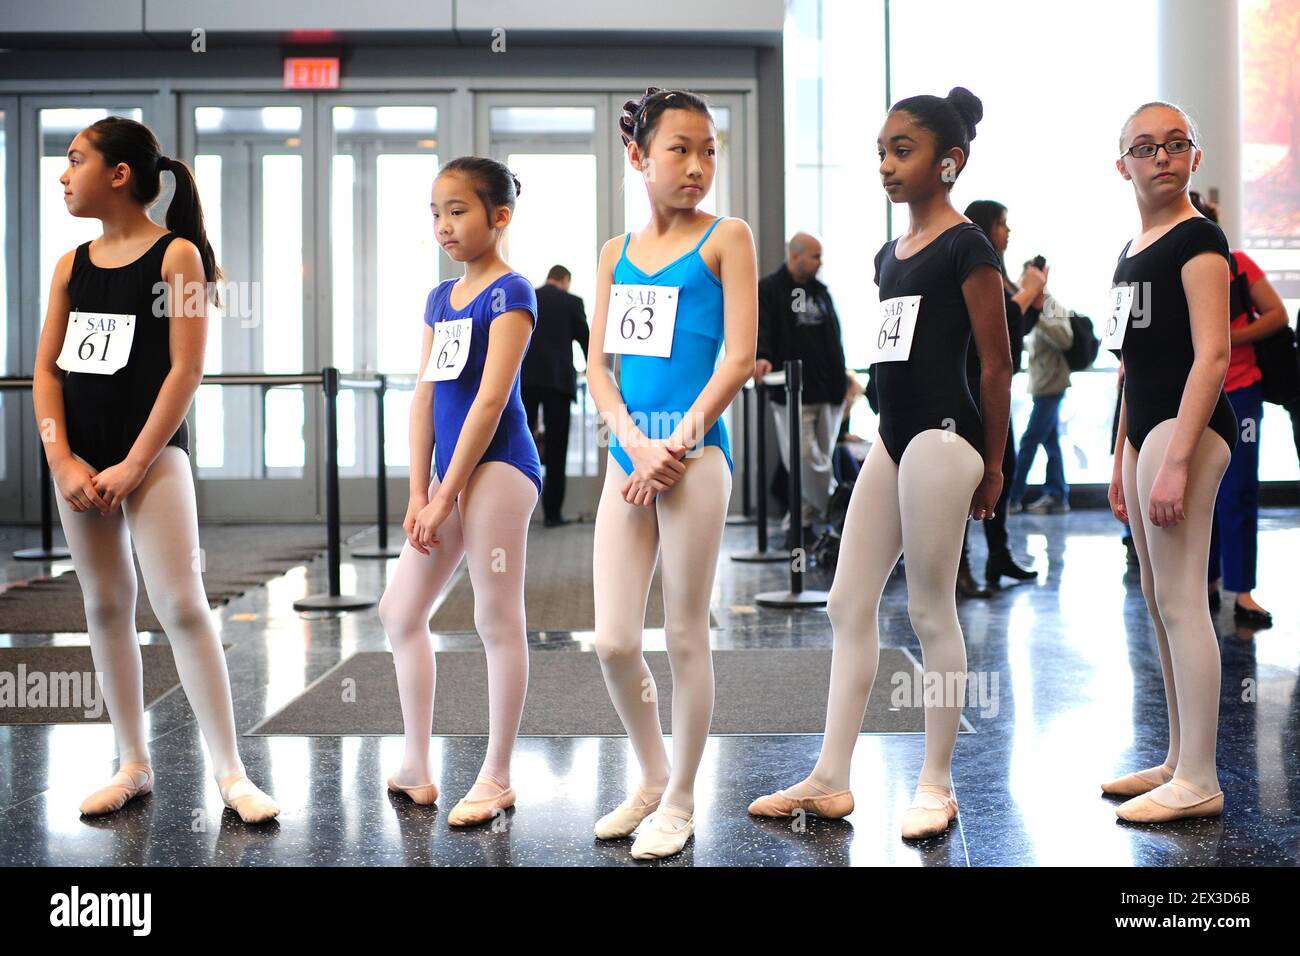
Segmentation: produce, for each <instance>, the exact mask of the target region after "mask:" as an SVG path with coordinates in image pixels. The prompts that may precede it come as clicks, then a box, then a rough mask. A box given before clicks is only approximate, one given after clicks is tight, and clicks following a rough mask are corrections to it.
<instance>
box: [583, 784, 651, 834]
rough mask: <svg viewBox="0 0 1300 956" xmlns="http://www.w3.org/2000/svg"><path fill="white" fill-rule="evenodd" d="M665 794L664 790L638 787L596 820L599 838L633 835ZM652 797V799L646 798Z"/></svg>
mask: <svg viewBox="0 0 1300 956" xmlns="http://www.w3.org/2000/svg"><path fill="white" fill-rule="evenodd" d="M662 796H663V791H662V790H660V791H658V792H653V791H652V792H650V793H647V792H646V791H644V790H642V789H641V788H640V787H637V788H636V793H635V794H634V795H633V796H631V797H628V798H627V799H626V800H624V801H623V802H622V803H620V804H619V805H618V806H617V807H615V808H614V809H613V810H611V811H610V812H609V813H607V814H605V815H604V816H603V817H601V818H600V819H599V820H597V821H596V825H595V827H593V828H592V829H593V831H594V832H595V834H596V837H597V839H600V840H618V839H620V838H622V837H625V836H629V835H631V833H632V831H633V830H635V829H636V828H637V827H638V826H639V825H640V823H641V821H642V820H644V819H645V818H646V817H648V816H649V815H650V814H652V813H653V812H654V811H655V810H657V809H658V807H659V799H660V797H662ZM647 797H650V798H651V799H646V798H647Z"/></svg>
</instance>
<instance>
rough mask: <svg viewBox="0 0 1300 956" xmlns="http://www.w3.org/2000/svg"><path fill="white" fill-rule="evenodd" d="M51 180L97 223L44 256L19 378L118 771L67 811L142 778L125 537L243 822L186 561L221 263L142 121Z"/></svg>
mask: <svg viewBox="0 0 1300 956" xmlns="http://www.w3.org/2000/svg"><path fill="white" fill-rule="evenodd" d="M164 170H168V171H170V172H171V173H172V174H173V175H174V176H175V177H176V193H175V196H174V197H173V198H172V201H171V205H170V206H169V207H168V209H167V228H166V229H164V228H162V227H161V226H159V225H158V224H157V223H155V222H154V221H153V220H151V219H150V218H149V215H148V212H147V210H148V208H149V206H151V205H152V204H153V203H154V201H155V200H157V198H158V193H159V191H160V181H159V180H160V175H161V173H162V172H163V171H164ZM59 181H60V182H61V183H62V184H63V189H64V201H65V202H66V203H67V206H68V212H70V213H71V214H72V215H74V216H80V217H89V218H94V219H100V220H102V221H103V224H104V234H103V235H102V236H100V237H99V238H98V239H95V240H93V241H91V242H87V243H84V244H83V245H81V246H79V247H78V248H76V249H74V250H72V251H71V252H68V253H66V254H65V255H64V256H63V258H61V259H60V260H59V262H58V265H56V266H55V269H54V277H53V279H52V280H51V283H50V304H49V310H48V312H47V313H46V317H45V325H44V327H43V328H42V330H41V341H40V346H39V348H38V351H37V356H36V368H35V374H34V376H33V377H34V382H33V386H32V400H33V404H34V406H35V411H36V424H37V427H38V428H39V429H40V434H41V441H42V443H43V444H44V446H45V457H46V459H47V460H48V462H49V465H50V472H51V474H52V475H53V478H54V481H55V484H56V485H57V486H58V491H59V494H58V496H57V498H56V500H57V502H58V506H59V515H60V518H61V520H62V522H63V532H64V535H65V537H66V538H67V540H68V547H69V549H70V550H71V551H72V561H73V564H74V565H75V566H76V569H77V580H78V581H79V582H80V583H81V588H82V591H83V595H84V599H85V606H86V627H87V630H88V631H89V635H90V647H91V655H92V657H93V658H94V661H95V670H96V671H98V672H99V675H100V681H101V684H102V687H103V692H104V699H105V703H106V704H107V706H108V713H109V716H110V717H111V718H112V721H113V731H114V734H115V736H116V737H117V747H118V757H119V759H120V767H119V770H118V772H117V774H116V775H115V776H114V777H113V778H112V780H110V781H109V782H108V783H107V784H106V785H105V786H103V787H101V788H99V789H98V790H96V791H95V792H94V793H92V794H91V795H90V796H88V797H87V798H86V799H85V801H84V802H83V803H82V804H81V811H82V813H84V814H87V815H90V816H95V815H99V814H104V813H111V812H112V811H114V810H117V809H119V808H120V807H122V806H123V804H125V803H126V802H127V801H128V800H130V799H132V798H134V797H137V796H140V795H141V794H145V793H148V792H149V791H150V790H151V789H152V788H153V769H152V767H151V766H150V762H149V747H148V743H147V741H146V733H145V732H146V727H145V720H144V700H143V689H142V674H141V661H140V648H139V645H138V643H137V639H136V633H135V606H136V579H135V567H134V565H133V564H132V561H131V544H132V542H134V544H135V551H136V556H137V557H138V558H139V560H140V569H141V571H142V572H143V573H144V581H145V586H146V587H147V588H148V589H149V600H150V603H151V604H152V605H153V609H154V612H155V613H156V614H157V615H158V620H159V621H160V622H161V623H162V626H163V629H164V630H165V631H166V633H167V640H168V643H170V644H171V647H172V651H173V653H174V654H175V656H176V670H177V673H178V674H179V675H180V678H181V685H182V686H183V687H184V688H185V694H186V696H187V697H188V698H189V702H190V706H191V707H193V708H194V713H195V716H196V717H197V718H198V722H199V727H200V729H201V730H202V732H203V738H204V740H205V741H206V742H207V745H208V753H209V756H210V758H211V761H212V772H213V775H214V776H215V777H216V780H217V786H218V789H219V790H220V791H221V798H222V800H223V802H224V803H225V804H226V806H228V807H230V808H231V809H233V810H235V811H236V812H237V813H238V814H239V815H240V817H241V818H242V819H243V820H244V821H245V822H249V823H255V822H260V821H263V820H269V819H270V818H271V817H274V816H275V815H276V814H277V813H279V807H278V806H276V803H275V801H274V800H272V799H271V798H270V797H269V796H267V795H266V794H265V793H263V792H262V791H261V790H259V789H258V788H257V787H256V786H254V785H253V783H252V782H251V781H250V780H249V779H248V777H247V775H246V774H245V772H244V765H243V763H242V761H241V760H240V758H239V750H238V747H237V746H236V742H235V718H234V709H233V707H232V705H231V699H230V680H229V677H228V676H227V673H226V659H225V655H224V653H223V652H222V649H221V642H220V641H219V640H218V638H217V633H216V630H215V629H214V628H213V626H212V620H211V617H210V612H209V608H208V601H207V597H206V596H205V594H204V590H203V578H202V576H201V572H202V566H201V562H197V561H196V560H195V556H196V555H198V554H199V553H200V552H199V528H198V513H197V509H196V506H195V500H194V480H193V477H192V476H191V474H190V463H189V459H188V457H187V455H188V452H189V431H188V430H187V427H186V424H185V414H186V412H187V411H188V410H189V407H190V403H191V402H192V401H193V399H194V391H195V389H197V388H198V385H199V382H200V381H201V379H202V377H203V347H204V340H205V338H206V336H207V295H206V292H207V283H208V282H211V281H214V280H215V279H216V278H217V277H218V276H219V275H220V273H219V271H218V270H217V266H216V261H215V260H214V258H213V254H212V247H211V246H210V245H209V244H208V241H207V237H206V235H205V233H204V230H203V211H202V209H201V208H200V206H199V199H198V194H197V192H196V189H195V184H194V177H193V175H192V174H191V173H190V170H189V168H188V167H186V165H185V164H184V163H182V162H180V161H179V160H175V159H170V158H168V157H165V156H162V155H161V153H160V150H159V146H158V140H157V139H156V138H155V137H154V135H153V133H152V132H150V130H149V129H148V127H146V126H143V125H141V124H140V123H137V122H135V121H133V120H129V119H123V118H122V117H118V116H110V117H107V118H105V119H102V120H100V121H99V122H97V123H95V124H94V125H92V126H90V127H88V128H86V129H84V130H82V131H81V133H79V134H78V135H77V138H76V139H74V140H73V141H72V145H71V147H69V149H68V168H67V170H66V171H65V172H64V173H63V175H62V176H61V177H59ZM162 283H166V285H165V286H161V285H160V284H162ZM160 288H161V289H165V290H166V291H164V292H162V293H161V296H160ZM128 531H129V532H130V534H129V537H128Z"/></svg>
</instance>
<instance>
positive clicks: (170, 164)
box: [86, 116, 221, 306]
mask: <svg viewBox="0 0 1300 956" xmlns="http://www.w3.org/2000/svg"><path fill="white" fill-rule="evenodd" d="M86 134H87V135H88V136H89V138H90V141H91V143H92V144H93V145H94V147H95V148H96V149H97V150H99V152H100V153H102V154H103V156H104V164H105V165H106V166H110V167H111V166H116V165H117V164H118V163H126V165H127V166H129V167H131V195H132V196H133V197H134V198H135V200H136V201H137V202H139V203H140V205H142V206H145V207H146V208H147V207H149V206H151V205H153V204H154V203H155V202H156V201H157V200H158V196H159V194H160V193H161V192H162V173H163V171H164V170H168V171H170V172H171V174H172V175H173V176H174V177H175V178H176V190H175V192H174V193H173V194H172V201H171V203H170V204H169V205H168V206H167V228H168V229H170V230H171V231H172V232H174V233H175V234H176V235H178V236H180V237H181V238H183V239H188V240H189V241H190V242H192V243H194V245H195V246H196V247H197V248H198V250H199V258H200V259H202V261H203V278H204V281H205V282H206V283H208V284H209V285H211V284H212V283H215V282H216V281H217V280H218V279H220V278H221V269H220V267H218V265H217V257H216V254H215V253H214V252H213V251H212V244H211V243H210V242H208V233H207V230H206V229H205V228H204V225H203V207H202V205H201V204H200V203H199V188H198V184H197V183H196V182H195V181H194V173H193V172H191V171H190V168H189V167H188V166H187V165H185V163H183V162H181V161H180V160H179V159H172V158H171V157H169V156H164V155H163V154H162V147H161V146H159V145H158V137H156V136H154V134H153V130H151V129H149V127H147V126H145V125H144V124H143V123H138V122H136V121H135V120H133V119H128V118H127V117H125V116H106V117H104V118H103V119H101V120H98V121H96V122H94V123H92V124H91V125H90V126H89V127H87V128H86ZM212 302H213V304H214V305H218V306H219V305H220V304H221V302H220V295H219V293H218V291H217V290H216V288H212Z"/></svg>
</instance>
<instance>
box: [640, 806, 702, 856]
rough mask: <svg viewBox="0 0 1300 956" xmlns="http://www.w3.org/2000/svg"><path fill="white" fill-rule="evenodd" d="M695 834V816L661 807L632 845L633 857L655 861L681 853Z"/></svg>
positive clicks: (683, 811)
mask: <svg viewBox="0 0 1300 956" xmlns="http://www.w3.org/2000/svg"><path fill="white" fill-rule="evenodd" d="M694 832H695V816H694V814H691V813H688V812H687V811H685V810H683V809H681V808H680V807H674V806H671V805H664V806H661V807H660V808H659V810H658V811H657V812H655V813H654V814H652V815H651V816H650V820H649V822H648V823H646V825H645V826H644V827H642V828H641V832H640V833H638V834H637V838H636V840H635V841H634V842H633V843H632V856H633V857H634V858H635V859H638V860H655V859H659V858H661V857H665V856H672V855H673V854H674V853H681V852H682V848H683V847H685V846H686V841H687V840H689V839H690V838H691V834H692V833H694Z"/></svg>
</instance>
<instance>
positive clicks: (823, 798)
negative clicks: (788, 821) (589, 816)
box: [749, 780, 853, 819]
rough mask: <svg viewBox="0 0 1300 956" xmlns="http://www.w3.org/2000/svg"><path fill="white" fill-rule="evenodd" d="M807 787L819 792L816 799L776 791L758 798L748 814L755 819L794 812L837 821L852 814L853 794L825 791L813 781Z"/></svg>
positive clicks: (844, 791)
mask: <svg viewBox="0 0 1300 956" xmlns="http://www.w3.org/2000/svg"><path fill="white" fill-rule="evenodd" d="M807 783H808V786H810V787H812V788H813V789H814V790H818V791H820V796H816V797H794V796H791V795H790V793H789V791H786V790H778V791H777V792H776V793H769V794H768V795H767V796H765V797H759V798H758V799H757V800H755V801H754V802H753V803H751V804H750V805H749V812H750V813H752V814H753V815H754V816H756V817H790V816H794V813H795V811H796V810H802V811H804V812H805V813H815V814H817V816H819V817H829V818H831V819H839V818H841V817H847V816H848V815H849V814H850V813H852V812H853V793H852V792H851V791H849V790H835V791H831V790H827V789H826V788H825V787H823V786H820V785H818V784H816V783H814V782H813V781H811V780H809V781H807Z"/></svg>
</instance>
